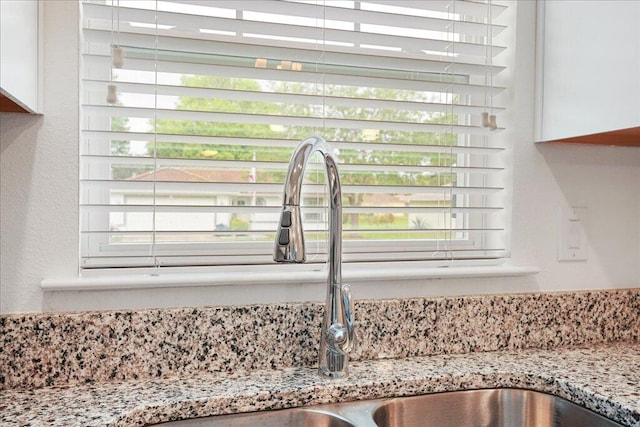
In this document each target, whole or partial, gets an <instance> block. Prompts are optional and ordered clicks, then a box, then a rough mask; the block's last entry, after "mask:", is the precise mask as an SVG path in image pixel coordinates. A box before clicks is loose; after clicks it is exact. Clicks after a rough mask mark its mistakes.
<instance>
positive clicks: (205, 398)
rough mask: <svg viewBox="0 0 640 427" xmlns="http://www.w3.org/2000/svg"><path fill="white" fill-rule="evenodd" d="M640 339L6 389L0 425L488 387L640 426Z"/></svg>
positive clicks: (85, 422) (156, 417) (104, 422)
mask: <svg viewBox="0 0 640 427" xmlns="http://www.w3.org/2000/svg"><path fill="white" fill-rule="evenodd" d="M639 384H640V345H639V344H638V343H627V344H625V343H616V344H606V345H600V346H593V347H589V348H571V349H554V350H521V351H516V352H514V351H506V352H488V353H470V354H457V355H437V356H428V357H425V356H421V357H411V358H405V359H397V360H369V361H360V362H354V363H353V365H352V369H351V375H350V377H349V378H347V379H341V380H326V379H321V378H319V377H318V376H317V374H316V373H315V370H314V369H311V368H284V369H277V370H257V371H253V372H249V373H245V374H241V375H234V374H228V373H217V374H212V373H205V374H202V375H198V376H194V377H174V378H164V379H147V380H129V381H121V382H109V383H101V384H93V385H80V386H67V387H47V388H41V389H36V390H31V391H17V390H14V391H4V392H3V393H2V395H1V396H2V400H1V403H0V409H1V414H0V424H1V425H2V426H10V425H21V426H23V425H31V426H139V425H145V424H151V423H158V422H163V421H168V420H175V419H181V418H192V417H196V416H207V415H214V414H227V413H233V412H249V411H258V410H270V409H281V408H289V407H295V406H305V405H315V404H322V403H333V402H345V401H352V400H361V399H376V398H381V397H390V396H407V395H416V394H424V393H432V392H441V391H451V390H463V389H477V388H488V387H514V388H526V389H533V390H539V391H544V392H548V393H551V394H554V395H557V396H560V397H564V398H566V399H568V400H571V401H573V402H575V403H577V404H579V405H582V406H585V407H587V408H589V409H592V410H594V411H595V412H598V413H600V414H602V415H605V416H607V417H609V418H611V419H614V420H616V421H618V422H620V423H622V424H624V425H626V426H634V427H635V426H639V425H640V386H639Z"/></svg>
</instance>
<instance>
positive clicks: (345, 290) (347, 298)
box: [340, 283, 357, 353]
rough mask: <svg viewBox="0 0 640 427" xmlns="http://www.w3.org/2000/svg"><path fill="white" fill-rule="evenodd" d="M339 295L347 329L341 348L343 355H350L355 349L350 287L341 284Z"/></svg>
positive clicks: (355, 338)
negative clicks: (340, 295)
mask: <svg viewBox="0 0 640 427" xmlns="http://www.w3.org/2000/svg"><path fill="white" fill-rule="evenodd" d="M340 293H341V294H342V309H343V310H344V311H343V315H344V322H345V326H346V329H347V339H346V342H345V343H344V345H343V346H341V347H342V351H344V352H345V353H351V352H352V351H353V350H354V349H355V347H356V340H357V337H356V328H355V324H354V321H355V319H354V315H353V298H352V296H351V285H348V284H346V283H345V284H343V285H342V286H341V287H340Z"/></svg>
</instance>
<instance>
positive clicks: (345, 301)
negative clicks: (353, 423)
mask: <svg viewBox="0 0 640 427" xmlns="http://www.w3.org/2000/svg"><path fill="white" fill-rule="evenodd" d="M315 152H319V153H320V154H321V155H322V158H323V162H324V165H325V169H326V172H327V181H328V187H329V211H330V216H329V261H328V263H329V275H328V278H327V301H326V305H325V313H324V318H323V324H322V336H321V339H320V354H319V362H318V365H319V372H320V374H321V375H324V376H327V377H330V378H341V377H345V376H346V375H347V373H348V360H349V359H348V354H349V353H350V352H351V351H352V350H353V347H354V345H355V341H356V335H355V327H354V316H353V300H352V297H351V287H350V286H349V285H347V284H343V283H342V189H341V186H340V176H339V174H338V165H337V161H336V158H335V155H334V154H333V150H332V149H331V147H330V146H329V144H328V143H327V142H325V140H324V139H322V138H320V137H317V136H313V137H310V138H306V139H305V140H304V141H302V142H301V143H300V144H299V145H298V147H297V148H296V150H295V152H294V153H293V155H292V156H291V160H290V162H289V169H288V171H287V176H286V178H285V183H284V200H283V203H282V214H281V216H280V223H279V224H278V232H277V234H276V241H275V250H274V255H273V259H274V260H275V261H276V262H281V263H303V262H305V260H306V256H305V247H304V231H303V227H302V216H301V212H300V198H301V188H302V180H303V177H304V171H305V169H306V166H307V162H308V161H309V158H310V157H311V155H312V154H313V153H315Z"/></svg>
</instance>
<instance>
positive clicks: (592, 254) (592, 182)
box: [0, 1, 640, 313]
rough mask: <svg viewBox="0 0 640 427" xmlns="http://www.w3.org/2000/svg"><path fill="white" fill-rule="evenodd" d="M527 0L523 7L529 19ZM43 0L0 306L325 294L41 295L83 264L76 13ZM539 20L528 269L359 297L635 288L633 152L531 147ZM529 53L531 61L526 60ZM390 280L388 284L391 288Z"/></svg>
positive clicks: (522, 163)
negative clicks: (35, 109) (33, 94)
mask: <svg viewBox="0 0 640 427" xmlns="http://www.w3.org/2000/svg"><path fill="white" fill-rule="evenodd" d="M533 3H534V2H519V3H518V9H519V14H520V13H521V14H522V15H523V16H533V14H535V5H534V4H533ZM42 4H43V5H44V34H45V37H44V40H45V41H44V71H45V87H44V91H45V93H44V116H43V117H35V116H25V115H0V120H1V123H0V137H1V141H2V154H1V170H0V173H1V176H0V183H1V211H0V222H1V232H0V243H1V247H0V250H1V256H2V258H1V261H2V262H1V270H0V273H1V287H0V299H1V305H0V311H1V312H3V313H11V312H30V311H49V310H84V309H99V308H116V307H154V306H155V307H160V306H176V305H208V304H235V303H251V302H265V303H266V302H274V301H296V300H322V299H323V298H324V292H325V291H324V289H323V286H322V285H321V284H316V285H291V284H287V285H260V286H257V287H251V286H244V285H243V286H237V287H229V286H218V287H208V288H207V287H202V288H181V289H179V290H178V289H148V290H135V291H101V292H87V291H83V292H68V291H67V292H47V293H43V292H42V291H41V289H40V282H41V281H42V280H43V279H44V278H64V277H75V276H76V275H77V266H78V251H77V244H78V237H77V235H78V225H77V224H78V208H77V203H78V183H77V181H78V130H77V129H78V106H77V99H78V83H77V82H78V60H77V57H78V54H77V52H78V37H77V32H78V25H77V22H78V10H77V3H76V2H75V1H55V2H43V3H42ZM533 31H534V23H533V22H531V21H529V22H526V21H525V22H523V23H522V24H519V26H518V32H519V33H521V34H520V35H521V36H523V37H520V42H519V46H518V50H519V52H525V53H527V52H530V55H525V58H523V59H520V60H519V61H518V62H517V68H516V70H515V73H516V77H517V84H516V85H517V87H516V89H517V91H516V94H517V96H516V98H515V102H516V104H517V105H518V107H517V109H516V110H517V111H518V115H517V116H516V117H515V122H516V126H515V128H514V129H513V130H512V137H513V150H512V153H510V155H512V156H513V160H514V161H513V167H512V170H511V172H512V175H513V192H514V196H513V220H512V236H511V237H512V254H511V256H512V263H513V264H519V265H537V266H539V267H540V269H541V272H540V273H539V274H538V275H535V276H526V277H517V278H477V279H442V280H423V281H410V282H406V283H403V286H397V284H395V283H391V284H387V283H381V282H376V283H373V284H367V283H365V282H358V283H355V286H354V294H355V296H356V297H357V298H385V297H397V296H414V295H456V294H478V293H496V292H529V291H559V290H577V289H602V288H624V287H638V286H640V148H622V147H590V146H576V145H571V146H551V145H536V144H533V143H532V141H533V96H534V91H533V84H532V82H533V75H532V70H533V69H534V64H533V49H534V37H533ZM527 58H529V59H527ZM564 205H572V206H587V207H588V209H589V222H588V226H587V236H588V240H589V255H588V261H586V262H573V263H559V262H557V261H556V238H557V222H558V221H557V215H558V209H559V208H560V207H561V206H564ZM390 285H393V286H390Z"/></svg>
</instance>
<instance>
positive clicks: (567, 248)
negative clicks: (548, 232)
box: [558, 207, 587, 261]
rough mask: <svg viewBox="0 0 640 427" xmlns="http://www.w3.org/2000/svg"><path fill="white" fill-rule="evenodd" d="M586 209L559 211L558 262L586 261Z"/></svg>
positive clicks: (576, 208)
mask: <svg viewBox="0 0 640 427" xmlns="http://www.w3.org/2000/svg"><path fill="white" fill-rule="evenodd" d="M586 226H587V208H586V207H572V208H566V209H561V210H560V224H559V227H558V231H559V232H558V261H586V260H587V233H586Z"/></svg>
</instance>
